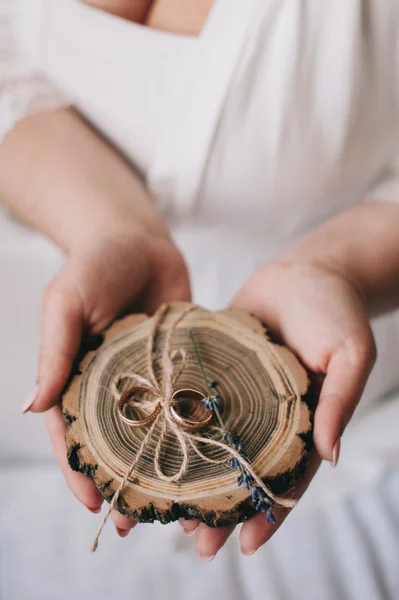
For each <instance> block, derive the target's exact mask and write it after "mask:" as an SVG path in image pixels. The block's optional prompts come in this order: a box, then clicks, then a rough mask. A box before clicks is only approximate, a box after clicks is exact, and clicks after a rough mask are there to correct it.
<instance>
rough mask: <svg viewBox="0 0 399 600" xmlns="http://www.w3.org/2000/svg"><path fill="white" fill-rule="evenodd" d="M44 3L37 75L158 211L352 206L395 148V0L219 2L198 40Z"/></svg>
mask: <svg viewBox="0 0 399 600" xmlns="http://www.w3.org/2000/svg"><path fill="white" fill-rule="evenodd" d="M163 1H166V0H163ZM48 4H49V5H50V4H51V7H49V14H48V19H47V22H48V23H50V24H51V26H52V27H49V28H48V29H47V32H48V33H47V38H48V39H47V42H48V43H47V45H46V60H47V68H48V71H49V72H50V74H51V75H52V76H53V77H55V78H56V80H57V83H58V84H59V85H60V86H61V87H62V88H63V89H65V90H66V91H67V92H68V93H69V94H70V95H71V97H72V98H73V99H74V101H75V103H76V105H77V107H78V108H79V109H80V110H82V112H84V114H85V115H86V116H87V117H88V118H89V119H90V120H91V121H92V122H93V123H94V124H95V125H96V127H97V128H98V129H100V130H101V131H103V132H105V134H106V135H107V136H108V137H109V138H110V139H111V141H112V142H113V143H114V144H115V145H117V146H118V147H119V148H120V149H121V150H122V151H123V152H124V153H125V154H126V155H127V156H128V157H129V158H130V159H131V160H132V161H133V162H134V163H136V164H139V165H142V166H143V170H144V175H145V177H146V178H147V180H148V182H149V185H150V187H151V189H152V191H153V193H154V195H155V196H156V198H157V199H158V200H159V202H160V204H162V206H164V207H165V210H170V211H172V212H175V213H178V214H182V215H183V214H192V213H193V212H195V211H197V212H198V211H199V212H200V211H202V212H204V213H205V214H207V215H209V216H210V217H212V218H216V219H226V218H234V219H235V220H236V221H240V222H243V221H244V220H248V221H250V222H251V223H255V224H256V223H260V224H263V223H265V222H267V223H268V225H269V226H270V227H271V228H273V227H274V226H275V224H276V223H281V222H282V221H284V222H288V219H283V218H282V217H284V216H286V215H287V214H290V215H291V216H292V217H293V222H294V223H296V222H299V221H301V220H307V219H308V218H309V215H311V216H312V215H314V214H315V213H320V214H322V213H325V212H326V211H328V210H337V209H338V208H341V207H343V206H345V205H347V204H348V203H350V202H353V201H354V199H355V198H357V197H359V195H360V194H361V193H362V191H364V190H365V189H366V187H367V186H368V185H370V184H371V182H372V181H373V179H374V178H375V177H377V176H378V174H379V172H380V171H381V169H383V168H384V166H385V165H386V164H387V163H388V162H389V160H390V158H391V157H392V155H393V153H394V152H395V150H396V148H397V146H398V140H399V117H398V115H399V85H398V72H399V53H398V51H397V40H398V39H399V36H398V34H399V9H398V6H397V5H396V0H386V2H385V3H384V4H382V3H379V4H377V3H374V2H373V0H364V1H363V2H362V3H359V2H357V1H355V0H351V1H347V0H325V2H324V3H320V2H318V1H316V0H307V1H305V2H300V3H299V2H292V1H291V0H285V1H284V0H281V1H279V2H277V1H276V2H275V1H270V2H267V3H264V2H262V1H260V0H247V1H246V2H245V3H243V2H242V0H218V2H216V4H214V5H213V6H212V8H211V12H210V13H209V16H208V18H207V19H206V25H205V27H203V29H202V31H201V34H200V35H199V36H198V37H193V36H184V35H176V34H174V35H171V34H166V33H165V32H161V31H157V30H155V29H154V28H149V27H143V26H140V25H138V24H136V23H129V22H127V21H125V20H122V19H117V20H115V19H114V18H112V19H111V18H110V15H106V13H102V14H101V15H100V14H99V13H100V11H93V12H90V13H87V14H86V13H85V14H84V15H80V14H79V15H78V14H77V3H76V2H74V1H73V2H72V0H57V2H54V3H50V2H49V3H48ZM56 4H57V10H56V8H55V5H56ZM53 6H54V8H53ZM60 7H62V8H63V9H64V10H63V11H60V10H59V8H60ZM94 13H96V14H94ZM80 16H82V17H84V19H85V24H86V26H85V29H84V31H83V30H82V33H81V32H80V31H79V30H77V29H76V26H74V25H73V23H76V22H77V21H78V20H79V17H80ZM68 20H69V22H70V25H71V26H70V27H66V26H65V24H66V22H67V21H68ZM110 49H112V51H110Z"/></svg>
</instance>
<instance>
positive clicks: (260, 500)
mask: <svg viewBox="0 0 399 600" xmlns="http://www.w3.org/2000/svg"><path fill="white" fill-rule="evenodd" d="M189 335H190V339H191V341H192V343H193V346H194V351H195V354H196V356H197V360H198V364H199V367H200V369H201V373H202V377H203V379H204V383H205V385H206V388H207V390H208V391H209V396H208V397H207V398H204V400H203V402H204V405H205V408H206V409H207V410H212V411H213V412H214V413H215V415H216V417H217V419H218V421H219V424H220V426H221V428H222V430H223V435H222V440H223V441H224V442H226V444H228V446H230V448H232V449H233V450H235V451H236V452H238V453H239V454H240V456H242V458H243V459H244V460H246V461H247V462H248V456H247V454H246V452H245V449H244V445H243V443H242V441H241V440H240V437H239V436H238V435H237V434H236V433H230V432H229V431H227V429H226V426H225V424H224V423H223V420H222V417H221V414H220V411H219V407H220V396H219V394H217V393H215V390H216V389H217V387H218V382H217V381H208V379H207V377H206V374H205V369H204V365H203V363H202V359H201V356H200V353H199V349H198V346H197V342H196V341H195V338H194V334H193V332H192V330H190V334H189ZM227 462H228V464H229V466H230V467H231V468H232V469H237V470H238V471H239V472H240V474H239V475H238V477H237V485H238V486H239V487H240V486H242V485H244V486H245V487H246V488H247V490H249V491H251V498H252V502H253V503H254V506H255V510H257V511H260V512H264V513H266V521H267V522H268V523H273V524H275V523H276V518H275V516H274V514H273V501H272V500H271V499H270V498H269V497H268V496H267V494H266V493H265V492H264V490H263V489H262V488H260V487H258V486H257V485H256V482H255V480H254V478H253V477H252V475H251V474H250V473H249V472H248V471H247V469H246V468H245V467H243V466H242V464H241V463H240V461H239V460H238V459H237V458H235V457H233V456H230V457H229V458H228V460H227Z"/></svg>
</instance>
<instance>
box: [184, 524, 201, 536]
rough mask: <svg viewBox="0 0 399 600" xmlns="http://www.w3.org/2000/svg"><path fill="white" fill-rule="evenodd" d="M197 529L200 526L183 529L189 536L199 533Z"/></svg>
mask: <svg viewBox="0 0 399 600" xmlns="http://www.w3.org/2000/svg"><path fill="white" fill-rule="evenodd" d="M197 529H198V526H197V527H195V529H183V531H184V533H185V534H186V536H187V537H192V536H193V535H195V534H196V533H197Z"/></svg>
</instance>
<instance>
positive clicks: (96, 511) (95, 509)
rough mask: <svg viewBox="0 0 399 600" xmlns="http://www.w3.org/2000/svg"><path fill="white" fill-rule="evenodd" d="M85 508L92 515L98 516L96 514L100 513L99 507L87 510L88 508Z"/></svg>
mask: <svg viewBox="0 0 399 600" xmlns="http://www.w3.org/2000/svg"><path fill="white" fill-rule="evenodd" d="M87 508H88V509H89V511H90V512H92V513H94V514H95V515H98V513H100V512H101V506H100V507H99V508H89V507H87Z"/></svg>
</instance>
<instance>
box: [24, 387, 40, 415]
mask: <svg viewBox="0 0 399 600" xmlns="http://www.w3.org/2000/svg"><path fill="white" fill-rule="evenodd" d="M38 395H39V386H38V385H37V386H36V387H35V389H34V390H33V391H32V392H31V393H30V394H29V396H28V397H27V399H26V400H25V403H24V405H23V407H22V414H23V415H24V414H25V413H27V412H28V410H29V409H30V408H32V405H33V404H34V402H35V400H36V399H37V397H38Z"/></svg>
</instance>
